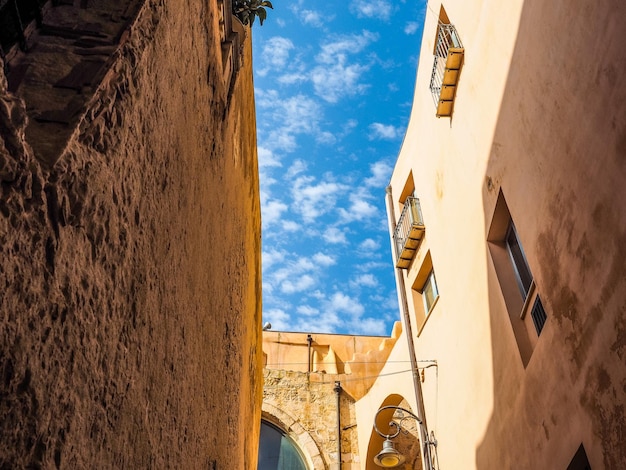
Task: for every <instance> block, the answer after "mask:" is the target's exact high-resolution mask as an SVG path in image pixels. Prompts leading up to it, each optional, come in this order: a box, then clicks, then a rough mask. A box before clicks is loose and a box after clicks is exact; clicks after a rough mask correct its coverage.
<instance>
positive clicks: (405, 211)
mask: <svg viewBox="0 0 626 470" xmlns="http://www.w3.org/2000/svg"><path fill="white" fill-rule="evenodd" d="M424 230H425V227H424V219H423V218H422V209H421V208H420V201H419V199H418V198H416V197H413V196H409V197H407V198H406V201H405V203H404V207H403V208H402V214H400V219H399V220H398V225H396V230H395V231H394V233H393V241H394V244H395V247H396V268H400V269H408V267H409V265H410V264H411V261H412V260H413V257H414V256H415V253H416V252H417V249H418V248H419V246H420V243H422V237H423V236H424Z"/></svg>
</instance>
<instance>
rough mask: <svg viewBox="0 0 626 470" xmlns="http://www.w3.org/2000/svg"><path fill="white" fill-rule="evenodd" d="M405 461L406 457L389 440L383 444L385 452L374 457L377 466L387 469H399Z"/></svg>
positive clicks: (382, 451)
mask: <svg viewBox="0 0 626 470" xmlns="http://www.w3.org/2000/svg"><path fill="white" fill-rule="evenodd" d="M404 460H405V458H404V455H402V454H401V453H400V452H398V451H397V450H396V449H395V447H394V446H393V442H391V439H389V438H387V439H385V442H383V450H381V451H380V452H379V453H378V454H377V455H376V457H374V462H375V463H376V465H379V466H381V467H385V468H393V467H397V466H398V465H401V464H402V463H404Z"/></svg>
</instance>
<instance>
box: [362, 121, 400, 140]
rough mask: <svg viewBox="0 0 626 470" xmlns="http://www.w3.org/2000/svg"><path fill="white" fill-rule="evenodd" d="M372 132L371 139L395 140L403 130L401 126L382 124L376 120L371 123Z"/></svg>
mask: <svg viewBox="0 0 626 470" xmlns="http://www.w3.org/2000/svg"><path fill="white" fill-rule="evenodd" d="M369 129H370V132H371V134H370V135H369V139H370V140H374V139H387V140H393V139H395V138H397V137H399V136H400V135H401V132H402V130H401V129H400V128H399V127H395V126H392V125H391V124H389V125H387V124H382V123H380V122H375V123H373V124H370V126H369Z"/></svg>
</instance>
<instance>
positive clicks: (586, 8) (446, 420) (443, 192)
mask: <svg viewBox="0 0 626 470" xmlns="http://www.w3.org/2000/svg"><path fill="white" fill-rule="evenodd" d="M439 5H440V4H439V3H438V2H430V4H429V10H428V11H427V15H426V23H425V29H424V31H425V32H424V40H423V44H422V49H421V56H420V63H419V70H418V76H417V81H416V92H415V99H414V103H413V111H412V115H411V119H410V123H409V128H408V131H407V135H406V137H405V141H404V144H403V146H402V149H401V151H400V155H399V158H398V162H397V165H396V167H395V170H394V173H393V176H392V179H391V187H392V192H393V196H394V198H395V199H394V200H395V201H396V202H397V200H398V198H399V195H400V193H401V192H402V190H403V188H404V186H405V183H406V180H407V178H408V177H409V174H412V176H413V178H414V181H415V188H416V195H417V196H418V197H419V198H420V202H421V207H422V211H423V215H424V219H425V224H426V236H425V239H424V242H423V243H422V246H421V248H420V250H419V252H418V253H417V257H416V259H415V261H414V262H413V264H412V266H411V267H410V269H409V270H408V271H406V272H405V273H404V276H405V277H406V285H407V286H408V289H409V296H408V297H409V298H411V293H410V287H411V286H412V285H413V281H414V279H415V277H416V276H417V273H418V271H419V269H420V266H421V264H422V262H423V260H424V259H425V257H426V254H427V253H428V252H430V256H431V258H432V263H433V266H434V269H435V274H436V277H437V283H438V287H439V291H440V298H439V300H438V302H437V304H436V305H435V307H434V309H433V311H432V313H431V315H430V316H429V317H428V319H427V321H426V324H425V325H424V328H423V330H422V331H421V333H420V334H419V337H416V338H415V340H416V354H417V357H418V358H419V357H428V358H433V359H436V360H437V362H438V367H437V368H429V369H427V370H426V371H425V381H424V383H423V389H424V400H425V405H426V410H427V417H428V424H429V427H430V429H431V430H433V431H435V434H436V437H437V439H438V441H439V446H438V458H439V462H440V466H441V468H480V469H492V468H519V469H525V468H529V469H530V468H566V467H567V465H568V464H569V462H570V460H571V458H572V457H573V455H574V453H575V452H576V450H577V448H578V446H579V445H580V444H581V443H583V444H584V446H585V449H586V451H587V454H588V456H589V460H590V463H591V467H592V468H619V466H620V465H621V463H623V462H624V461H626V454H625V452H626V447H625V446H624V445H623V442H622V441H623V439H621V438H620V436H623V434H624V422H625V421H624V416H623V411H622V410H623V409H624V408H623V407H624V405H625V404H626V403H625V401H626V398H625V397H626V395H625V394H624V393H623V388H624V386H625V385H626V368H624V351H625V346H624V341H623V338H624V337H626V324H625V321H624V318H625V308H626V289H625V287H626V286H625V285H624V284H625V283H626V271H625V267H624V263H623V259H624V256H623V246H624V243H623V240H624V233H625V228H626V213H625V212H624V210H623V207H624V203H625V202H626V190H625V189H624V188H625V187H624V185H623V181H624V173H625V172H626V170H625V169H624V168H625V167H624V164H623V162H624V146H623V145H622V143H623V140H624V139H623V129H624V124H625V122H626V116H625V114H624V111H623V110H624V109H625V108H624V106H623V103H624V99H625V98H626V88H625V87H624V86H623V85H622V83H621V82H620V81H619V79H618V76H619V72H618V70H623V69H624V65H625V58H624V54H623V53H622V52H621V50H620V46H619V44H623V43H624V40H625V39H626V37H624V33H623V32H622V28H620V26H619V24H620V20H619V18H623V13H624V7H623V6H622V4H621V3H620V2H618V1H612V2H605V3H604V4H602V5H599V4H596V3H593V4H592V3H590V2H586V1H576V2H574V3H571V2H570V3H568V4H567V5H565V4H563V3H560V2H556V3H555V2H551V3H546V2H539V1H536V0H526V1H517V2H506V3H502V2H495V1H480V2H479V1H469V2H467V1H456V0H450V1H448V2H445V4H444V6H445V8H446V11H447V14H448V17H449V18H450V21H451V22H452V23H453V24H454V25H455V26H456V28H457V31H458V33H459V35H460V37H461V40H462V41H463V45H464V46H465V62H464V66H463V69H462V72H461V77H460V82H459V86H458V92H457V99H456V103H455V108H454V115H453V117H452V119H447V118H441V119H437V118H436V117H435V108H434V104H433V103H432V98H431V95H430V91H429V90H428V85H429V81H430V73H431V69H432V50H433V41H434V39H435V31H436V21H437V18H436V14H438V12H439ZM500 190H501V191H502V192H503V193H504V195H505V197H506V200H507V203H508V205H509V209H510V212H511V216H512V218H513V220H514V222H515V224H516V227H517V229H518V232H519V235H520V239H521V241H522V244H523V246H524V249H525V252H526V256H527V258H528V262H529V265H530V267H531V270H532V272H533V274H534V277H535V282H536V284H537V291H538V292H539V294H540V296H541V298H542V301H543V303H544V306H545V308H546V312H547V314H548V321H547V323H546V325H545V328H544V330H543V332H542V334H541V336H540V338H539V340H538V342H537V345H536V347H535V349H534V351H533V352H532V356H531V357H530V360H529V361H528V363H527V364H524V362H523V361H522V359H521V356H520V351H519V348H518V345H517V342H516V339H515V336H514V334H513V329H512V326H511V321H510V319H509V317H508V312H507V309H506V305H505V303H504V299H503V296H502V290H501V287H500V283H499V279H498V277H497V274H496V271H495V269H494V265H493V261H492V258H491V255H490V252H489V250H488V246H487V242H486V240H487V232H488V229H489V227H490V226H491V222H492V217H493V212H494V208H495V203H496V199H497V196H498V193H499V191H500ZM398 209H399V205H397V206H396V217H397V216H398V215H399V210H398ZM409 304H410V308H411V316H412V318H413V321H414V319H415V316H414V311H413V306H412V302H411V301H410V302H409ZM395 386H396V384H392V383H387V387H388V390H390V391H392V390H394V388H395ZM381 395H384V393H383V394H381ZM357 409H358V406H357Z"/></svg>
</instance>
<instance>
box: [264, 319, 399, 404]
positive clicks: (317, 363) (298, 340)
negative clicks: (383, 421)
mask: <svg viewBox="0 0 626 470" xmlns="http://www.w3.org/2000/svg"><path fill="white" fill-rule="evenodd" d="M401 333H402V326H401V323H400V322H396V324H395V325H394V328H393V331H392V333H391V336H356V335H336V334H324V333H297V332H284V331H264V332H263V357H264V366H265V367H266V368H267V369H276V370H289V371H299V372H318V373H321V374H333V375H339V376H343V377H345V378H347V379H349V380H348V381H347V382H346V383H345V384H344V390H345V391H346V393H348V394H350V395H351V396H352V397H353V398H354V399H357V400H358V399H359V398H360V397H362V396H363V395H364V394H365V393H367V390H368V389H369V387H371V385H372V384H373V383H374V381H375V380H376V377H377V376H378V374H379V373H380V371H381V369H382V368H383V367H384V366H385V363H386V361H387V358H388V356H389V353H390V352H391V350H392V348H393V346H394V344H395V343H396V341H397V339H398V337H399V335H400V334H401ZM308 336H310V337H311V343H310V346H309V342H308V340H307V337H308Z"/></svg>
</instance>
